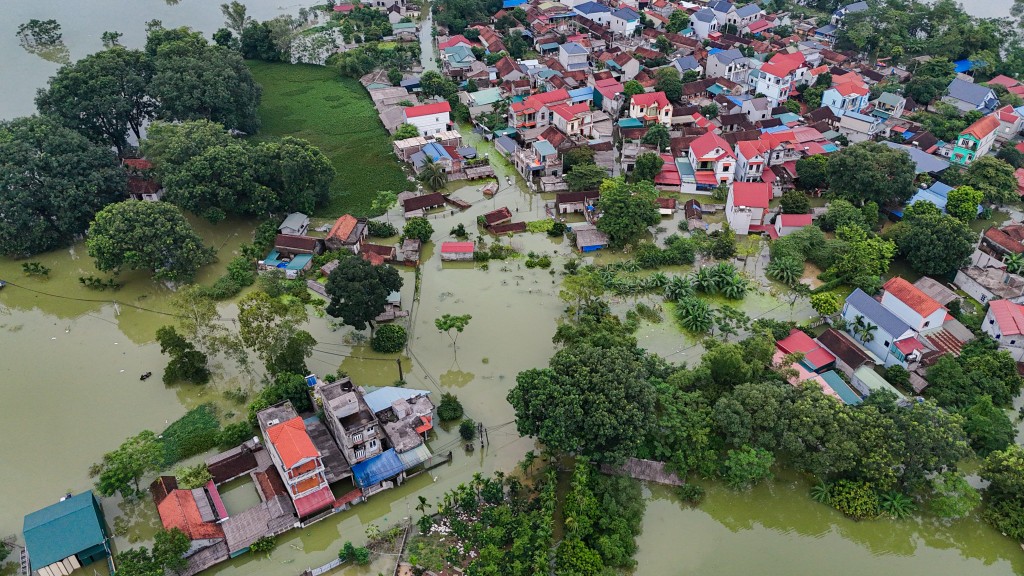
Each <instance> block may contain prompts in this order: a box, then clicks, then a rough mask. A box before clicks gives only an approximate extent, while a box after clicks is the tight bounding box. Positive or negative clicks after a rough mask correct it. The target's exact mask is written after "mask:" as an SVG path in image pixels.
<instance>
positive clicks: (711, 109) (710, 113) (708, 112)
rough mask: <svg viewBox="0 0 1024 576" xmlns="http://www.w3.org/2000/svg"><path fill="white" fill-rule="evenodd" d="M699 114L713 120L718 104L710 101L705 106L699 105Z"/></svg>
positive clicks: (716, 114)
mask: <svg viewBox="0 0 1024 576" xmlns="http://www.w3.org/2000/svg"><path fill="white" fill-rule="evenodd" d="M700 115H701V116H703V117H705V118H707V119H708V120H714V119H715V118H717V117H718V104H715V103H714V102H712V103H711V104H708V105H707V106H701V108H700Z"/></svg>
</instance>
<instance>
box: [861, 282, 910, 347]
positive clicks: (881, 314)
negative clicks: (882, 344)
mask: <svg viewBox="0 0 1024 576" xmlns="http://www.w3.org/2000/svg"><path fill="white" fill-rule="evenodd" d="M846 303H847V304H849V305H850V306H853V307H854V308H856V309H857V311H858V312H860V313H861V315H863V316H864V318H865V319H866V320H868V321H869V322H871V323H872V324H875V325H876V326H878V327H879V328H880V329H882V330H884V331H885V332H887V333H888V334H889V336H891V337H893V338H898V337H900V336H902V335H903V334H904V333H906V332H907V331H908V330H910V326H907V325H906V323H905V322H903V320H900V318H899V316H896V315H895V314H893V313H892V312H890V311H888V310H886V309H885V307H884V306H882V304H881V303H880V302H878V300H875V299H874V298H872V297H871V296H868V295H867V293H866V292H864V291H863V290H861V289H860V288H857V289H856V290H854V291H853V293H852V294H850V295H849V296H848V297H847V298H846Z"/></svg>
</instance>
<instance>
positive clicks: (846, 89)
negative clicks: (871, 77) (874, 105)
mask: <svg viewBox="0 0 1024 576" xmlns="http://www.w3.org/2000/svg"><path fill="white" fill-rule="evenodd" d="M835 89H836V91H837V92H839V95H840V96H849V95H850V94H856V95H858V96H864V95H865V94H867V93H868V89H867V87H866V86H862V85H860V84H859V83H857V82H843V83H842V84H840V85H838V86H835Z"/></svg>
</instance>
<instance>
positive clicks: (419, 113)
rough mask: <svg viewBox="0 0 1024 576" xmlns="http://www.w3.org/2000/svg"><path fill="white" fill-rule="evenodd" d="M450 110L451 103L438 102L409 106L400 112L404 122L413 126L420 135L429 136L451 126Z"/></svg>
mask: <svg viewBox="0 0 1024 576" xmlns="http://www.w3.org/2000/svg"><path fill="white" fill-rule="evenodd" d="M451 111H452V107H451V104H449V103H448V102H439V103H437V104H423V105H420V106H409V107H407V108H404V109H403V111H402V112H403V115H404V117H405V120H404V121H405V123H406V124H412V125H413V126H415V127H416V129H417V130H419V132H420V134H421V135H423V136H430V135H432V134H437V133H439V132H444V131H446V130H449V129H450V128H451V125H452V121H451V116H450V114H451Z"/></svg>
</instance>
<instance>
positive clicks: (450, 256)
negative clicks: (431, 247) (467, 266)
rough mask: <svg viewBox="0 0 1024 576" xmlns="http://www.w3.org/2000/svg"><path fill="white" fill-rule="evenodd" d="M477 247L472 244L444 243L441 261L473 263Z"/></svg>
mask: <svg viewBox="0 0 1024 576" xmlns="http://www.w3.org/2000/svg"><path fill="white" fill-rule="evenodd" d="M475 251H476V245H475V244H474V243H472V242H442V243H441V260H443V261H445V262H460V261H461V262H472V261H473V254H474V253H475Z"/></svg>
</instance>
